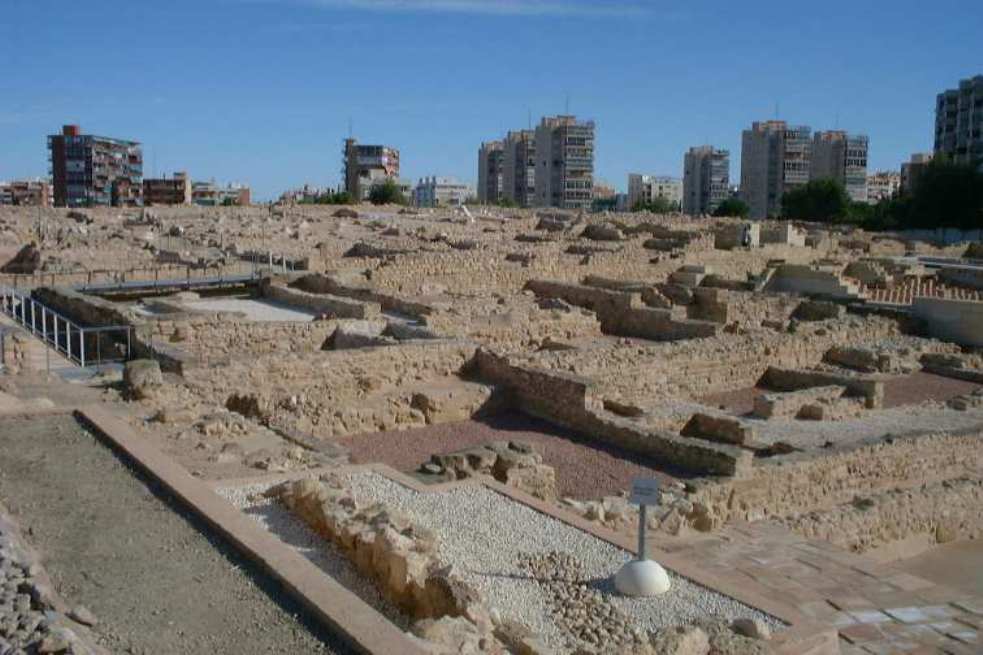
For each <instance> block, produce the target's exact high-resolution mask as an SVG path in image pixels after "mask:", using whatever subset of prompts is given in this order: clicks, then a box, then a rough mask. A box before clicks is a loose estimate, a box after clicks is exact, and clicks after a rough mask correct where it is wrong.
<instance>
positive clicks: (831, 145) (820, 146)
mask: <svg viewBox="0 0 983 655" xmlns="http://www.w3.org/2000/svg"><path fill="white" fill-rule="evenodd" d="M867 147H868V139H867V136H866V135H863V134H847V133H846V132H844V131H842V130H830V131H828V132H816V134H815V136H814V137H813V140H812V165H811V167H810V174H809V177H810V179H812V180H821V179H833V180H836V181H837V182H839V183H840V184H842V185H843V186H844V188H845V189H846V192H847V194H848V195H849V196H850V200H852V201H854V202H867Z"/></svg>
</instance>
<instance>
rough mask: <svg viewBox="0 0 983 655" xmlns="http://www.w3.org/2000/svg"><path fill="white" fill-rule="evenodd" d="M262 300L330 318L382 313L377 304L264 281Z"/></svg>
mask: <svg viewBox="0 0 983 655" xmlns="http://www.w3.org/2000/svg"><path fill="white" fill-rule="evenodd" d="M260 293H261V295H262V296H263V297H264V298H268V299H270V300H275V301H278V302H282V303H285V304H287V305H292V306H294V307H299V308H302V309H306V310H309V311H312V312H314V313H316V314H321V315H325V316H329V317H331V318H357V319H369V318H377V317H378V316H379V315H380V314H381V313H382V308H381V307H380V306H379V304H378V303H374V302H364V301H361V300H352V299H350V298H342V297H340V296H333V295H330V294H315V293H308V292H306V291H300V290H298V289H291V288H290V287H288V286H286V285H282V284H278V283H276V282H273V281H271V280H264V281H263V284H261V285H260Z"/></svg>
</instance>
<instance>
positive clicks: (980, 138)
mask: <svg viewBox="0 0 983 655" xmlns="http://www.w3.org/2000/svg"><path fill="white" fill-rule="evenodd" d="M935 154H936V155H945V156H946V157H947V158H948V159H950V160H951V161H954V162H957V163H964V164H969V163H977V164H979V166H980V170H983V75H977V76H976V77H973V78H970V79H967V80H962V81H961V82H959V88H958V89H949V90H948V91H945V92H943V93H940V94H939V95H938V96H937V97H936V101H935Z"/></svg>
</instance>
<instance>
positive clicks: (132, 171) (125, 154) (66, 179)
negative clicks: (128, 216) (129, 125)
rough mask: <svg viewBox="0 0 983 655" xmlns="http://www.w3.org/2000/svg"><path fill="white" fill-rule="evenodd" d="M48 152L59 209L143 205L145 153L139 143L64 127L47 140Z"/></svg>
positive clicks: (68, 126)
mask: <svg viewBox="0 0 983 655" xmlns="http://www.w3.org/2000/svg"><path fill="white" fill-rule="evenodd" d="M48 151H49V160H50V162H51V170H50V173H51V180H52V187H53V189H52V191H53V194H52V195H53V196H54V204H55V206H56V207H88V206H94V205H104V206H108V205H113V206H133V205H140V204H142V202H143V152H142V151H141V149H140V144H139V143H137V142H136V141H126V140H123V139H113V138H110V137H105V136H95V135H92V134H82V130H81V129H80V128H79V126H78V125H65V126H64V127H63V128H62V132H61V134H52V135H51V136H49V137H48Z"/></svg>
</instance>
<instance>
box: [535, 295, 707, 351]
mask: <svg viewBox="0 0 983 655" xmlns="http://www.w3.org/2000/svg"><path fill="white" fill-rule="evenodd" d="M526 289H528V290H530V291H532V292H533V293H535V294H536V295H537V296H539V297H544V298H560V299H561V300H564V301H566V302H568V303H571V304H573V305H577V306H578V307H585V308H587V309H589V310H591V311H593V312H594V313H596V314H597V318H598V320H599V321H600V322H601V329H602V330H604V331H605V332H607V333H608V334H615V335H618V336H624V337H637V338H640V339H649V340H652V341H678V340H682V339H698V338H704V337H709V336H713V335H714V334H716V333H717V332H718V331H719V329H720V326H719V325H717V324H715V323H710V322H707V321H688V320H683V321H680V320H676V319H675V318H674V317H673V315H672V312H671V311H670V310H667V309H653V308H650V307H646V306H645V304H644V303H643V302H642V297H641V294H640V293H624V292H621V291H612V290H610V289H605V288H601V287H589V286H585V285H582V284H567V283H564V282H553V281H549V280H530V281H529V282H528V283H527V284H526Z"/></svg>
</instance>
